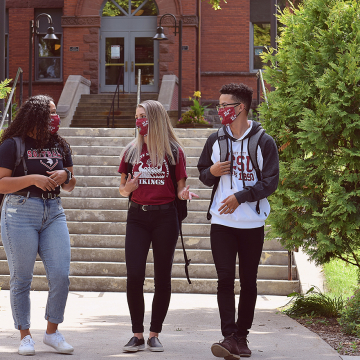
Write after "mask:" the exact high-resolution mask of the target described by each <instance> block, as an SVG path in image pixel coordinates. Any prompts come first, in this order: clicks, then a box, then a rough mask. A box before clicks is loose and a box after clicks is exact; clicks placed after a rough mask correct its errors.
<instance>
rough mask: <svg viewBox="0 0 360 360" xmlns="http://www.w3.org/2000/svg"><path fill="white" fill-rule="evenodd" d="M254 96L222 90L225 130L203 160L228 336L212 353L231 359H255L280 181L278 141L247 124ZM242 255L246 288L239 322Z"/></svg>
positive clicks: (243, 89) (244, 90) (240, 89)
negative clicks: (264, 264)
mask: <svg viewBox="0 0 360 360" xmlns="http://www.w3.org/2000/svg"><path fill="white" fill-rule="evenodd" d="M252 93H253V91H252V90H251V89H250V88H249V87H247V86H246V85H244V84H238V85H237V84H228V85H224V86H223V87H222V88H221V89H220V98H219V106H218V113H219V116H220V119H221V120H222V124H223V127H222V128H221V129H220V130H219V131H218V132H215V133H213V134H211V135H210V137H209V138H208V140H207V142H206V144H205V146H204V149H203V151H202V154H201V156H200V159H199V162H198V169H199V172H200V180H201V181H202V182H203V183H204V184H205V185H207V186H212V187H213V191H212V195H211V201H210V206H209V211H208V219H209V220H210V219H211V232H210V240H211V249H212V254H213V258H214V263H215V267H216V271H217V276H218V288H217V299H218V306H219V313H220V319H221V332H222V335H223V336H224V340H223V341H220V342H219V343H214V344H213V345H212V347H211V351H212V353H213V355H214V356H216V357H224V358H225V359H228V360H232V359H239V358H240V356H241V357H249V356H251V350H250V349H249V348H248V345H247V342H248V340H247V335H248V333H249V329H250V328H251V325H252V321H253V318H254V310H255V303H256V297H257V286H256V278H257V270H258V265H259V261H260V257H261V252H262V247H263V242H264V224H265V220H266V218H267V216H268V215H269V212H270V205H269V203H268V201H267V199H266V198H267V196H269V195H271V194H272V193H273V192H274V191H275V190H276V188H277V185H278V181H279V158H278V151H277V147H276V144H275V141H274V140H273V138H272V137H271V136H269V135H267V134H266V133H265V132H264V131H263V129H262V127H261V125H260V124H259V123H257V122H255V121H251V120H248V112H249V110H250V106H251V101H252ZM252 149H253V150H252ZM256 164H257V165H256ZM237 256H238V258H239V277H240V286H241V290H240V299H239V304H238V316H237V319H235V295H234V281H235V267H236V257H237Z"/></svg>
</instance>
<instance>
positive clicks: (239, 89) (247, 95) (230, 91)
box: [220, 83, 253, 112]
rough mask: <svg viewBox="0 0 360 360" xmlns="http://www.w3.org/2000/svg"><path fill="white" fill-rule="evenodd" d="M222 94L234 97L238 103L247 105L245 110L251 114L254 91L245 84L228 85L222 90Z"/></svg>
mask: <svg viewBox="0 0 360 360" xmlns="http://www.w3.org/2000/svg"><path fill="white" fill-rule="evenodd" d="M220 94H224V95H225V94H226V95H232V96H233V98H234V99H236V101H238V102H241V103H243V104H244V105H245V110H246V111H247V112H249V110H250V107H251V101H252V96H253V89H251V88H250V87H248V86H247V85H245V84H242V83H240V84H234V83H231V84H226V85H223V86H222V87H221V89H220Z"/></svg>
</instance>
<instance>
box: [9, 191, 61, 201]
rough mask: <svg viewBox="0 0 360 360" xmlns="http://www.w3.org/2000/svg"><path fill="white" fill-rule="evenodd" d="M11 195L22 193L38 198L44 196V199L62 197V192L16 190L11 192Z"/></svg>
mask: <svg viewBox="0 0 360 360" xmlns="http://www.w3.org/2000/svg"><path fill="white" fill-rule="evenodd" d="M10 195H20V196H24V197H30V198H31V197H36V198H42V199H44V200H47V199H55V198H58V197H60V194H55V193H53V192H51V191H43V192H31V191H16V192H14V193H11V194H10Z"/></svg>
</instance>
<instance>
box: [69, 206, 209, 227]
mask: <svg viewBox="0 0 360 360" xmlns="http://www.w3.org/2000/svg"><path fill="white" fill-rule="evenodd" d="M127 213H128V212H127V210H125V209H124V210H94V209H91V210H90V209H67V210H66V219H67V220H68V221H79V222H83V221H89V222H93V223H99V222H105V221H106V222H112V221H113V222H117V221H122V222H126V219H127ZM183 224H210V221H209V220H207V219H206V214H205V212H204V211H188V216H187V218H186V219H185V220H184V221H183Z"/></svg>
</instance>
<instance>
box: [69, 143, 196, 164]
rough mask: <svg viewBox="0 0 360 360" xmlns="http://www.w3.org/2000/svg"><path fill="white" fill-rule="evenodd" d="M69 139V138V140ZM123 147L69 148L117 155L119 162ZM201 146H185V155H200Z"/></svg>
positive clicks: (80, 151)
mask: <svg viewBox="0 0 360 360" xmlns="http://www.w3.org/2000/svg"><path fill="white" fill-rule="evenodd" d="M70 141H71V140H70ZM123 149H124V146H112V147H108V146H91V147H89V146H81V145H78V146H73V145H72V144H71V150H72V153H73V155H88V156H90V155H95V156H117V157H118V159H119V162H120V154H121V151H122V150H123ZM202 149H203V147H202V146H201V147H200V146H197V147H188V148H186V156H188V157H189V156H191V157H197V158H199V157H200V155H201V152H202Z"/></svg>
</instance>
